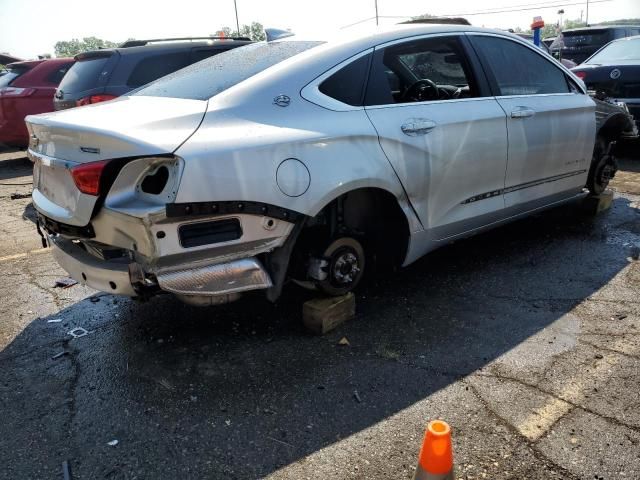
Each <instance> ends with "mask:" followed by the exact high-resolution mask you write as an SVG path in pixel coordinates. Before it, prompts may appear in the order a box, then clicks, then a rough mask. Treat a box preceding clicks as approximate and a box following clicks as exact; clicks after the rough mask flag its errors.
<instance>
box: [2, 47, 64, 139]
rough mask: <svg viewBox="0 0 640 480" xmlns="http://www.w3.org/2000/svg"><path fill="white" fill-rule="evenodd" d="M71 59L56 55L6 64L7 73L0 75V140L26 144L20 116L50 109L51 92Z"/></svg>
mask: <svg viewBox="0 0 640 480" xmlns="http://www.w3.org/2000/svg"><path fill="white" fill-rule="evenodd" d="M73 62H74V61H73V59H72V58H56V59H50V60H34V61H28V62H17V63H11V64H9V65H7V73H5V74H4V75H2V76H0V144H5V145H11V146H14V147H26V146H27V145H28V144H29V134H28V132H27V127H26V126H25V124H24V118H25V117H26V116H27V115H33V114H36V113H44V112H51V111H52V110H53V94H54V93H55V91H56V87H57V86H58V84H59V83H60V80H62V77H63V76H64V75H65V73H67V70H69V68H71V65H73Z"/></svg>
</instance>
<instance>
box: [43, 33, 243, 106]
mask: <svg viewBox="0 0 640 480" xmlns="http://www.w3.org/2000/svg"><path fill="white" fill-rule="evenodd" d="M249 43H251V39H249V38H245V37H197V38H171V39H154V40H130V41H128V42H125V43H123V44H122V45H121V46H120V47H118V48H110V49H104V50H95V51H91V52H84V53H80V54H78V55H76V57H75V59H76V63H75V65H74V66H73V67H71V69H70V70H69V72H68V73H67V74H66V75H65V76H64V78H63V79H62V82H61V83H60V86H59V87H58V90H57V91H56V94H55V97H54V102H53V104H54V108H55V109H56V110H63V109H66V108H72V107H79V106H82V105H89V104H91V103H98V102H103V101H105V100H111V99H113V98H116V97H119V96H120V95H124V94H126V93H127V92H130V91H131V90H134V89H136V88H138V87H141V86H142V85H145V84H147V83H149V82H151V81H153V80H156V79H157V78H160V77H163V76H165V75H168V74H169V73H172V72H175V71H176V70H179V69H181V68H184V67H186V66H187V65H191V64H192V63H195V62H199V61H200V60H204V59H205V58H208V57H211V56H213V55H216V54H218V53H221V52H224V51H226V50H230V49H232V48H237V47H241V46H243V45H247V44H249Z"/></svg>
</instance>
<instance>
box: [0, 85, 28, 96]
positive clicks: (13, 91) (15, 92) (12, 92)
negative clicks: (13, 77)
mask: <svg viewBox="0 0 640 480" xmlns="http://www.w3.org/2000/svg"><path fill="white" fill-rule="evenodd" d="M35 91H36V89H35V88H18V87H4V88H0V96H1V97H28V96H29V95H33V93H34V92H35Z"/></svg>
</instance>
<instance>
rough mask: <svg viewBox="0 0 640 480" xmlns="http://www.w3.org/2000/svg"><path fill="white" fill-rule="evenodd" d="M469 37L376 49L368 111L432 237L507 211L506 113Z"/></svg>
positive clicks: (441, 37)
mask: <svg viewBox="0 0 640 480" xmlns="http://www.w3.org/2000/svg"><path fill="white" fill-rule="evenodd" d="M465 45H466V44H465V40H464V37H463V36H460V35H453V34H446V35H430V36H427V37H423V38H419V39H412V40H403V41H400V42H398V41H396V42H392V43H390V44H385V45H381V46H379V47H377V48H376V50H375V52H374V57H373V60H372V66H371V70H370V77H369V81H368V84H367V93H366V96H365V111H366V112H367V114H368V116H369V118H370V120H371V122H372V123H373V125H374V127H375V128H376V130H377V132H378V136H379V140H380V145H381V147H382V149H383V151H384V153H385V154H386V156H387V158H388V159H389V162H390V163H391V165H392V166H393V168H394V170H395V172H396V174H397V175H398V177H399V178H400V181H401V182H402V184H403V186H404V188H405V190H406V192H407V195H408V197H409V199H410V201H411V204H412V206H413V208H414V209H415V211H416V213H417V215H418V217H419V218H420V221H421V222H422V225H423V226H424V227H425V229H426V231H427V232H428V238H429V239H430V240H441V239H444V238H448V237H451V236H454V235H457V234H460V233H463V232H466V231H469V230H473V229H475V228H477V227H480V226H482V225H486V224H488V223H491V222H493V221H495V220H497V219H498V218H500V217H501V215H502V211H503V210H504V200H503V196H502V189H503V188H504V175H505V170H506V164H507V137H506V134H507V132H506V126H505V114H504V112H503V110H502V109H501V108H500V106H499V105H498V103H497V102H496V100H495V99H494V98H493V97H492V96H491V95H490V93H489V92H488V87H487V85H486V81H485V79H484V78H483V77H481V76H480V75H479V73H480V72H479V68H474V62H477V60H476V59H475V58H473V55H471V56H470V55H468V52H469V50H468V49H467V48H466V47H465Z"/></svg>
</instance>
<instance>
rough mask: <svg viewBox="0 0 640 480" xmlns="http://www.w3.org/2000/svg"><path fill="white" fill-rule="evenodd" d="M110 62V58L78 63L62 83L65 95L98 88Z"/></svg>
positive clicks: (61, 88) (91, 59) (97, 58)
mask: <svg viewBox="0 0 640 480" xmlns="http://www.w3.org/2000/svg"><path fill="white" fill-rule="evenodd" d="M108 61H109V57H93V58H88V59H86V60H80V61H77V62H76V63H75V64H74V65H73V67H71V68H70V69H69V71H68V72H67V74H66V75H65V76H64V78H63V79H62V82H60V87H59V88H60V90H62V91H64V92H65V93H78V92H84V91H85V90H90V89H92V88H96V87H97V86H98V78H99V77H100V75H102V72H103V69H104V67H105V65H106V63H107V62H108Z"/></svg>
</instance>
